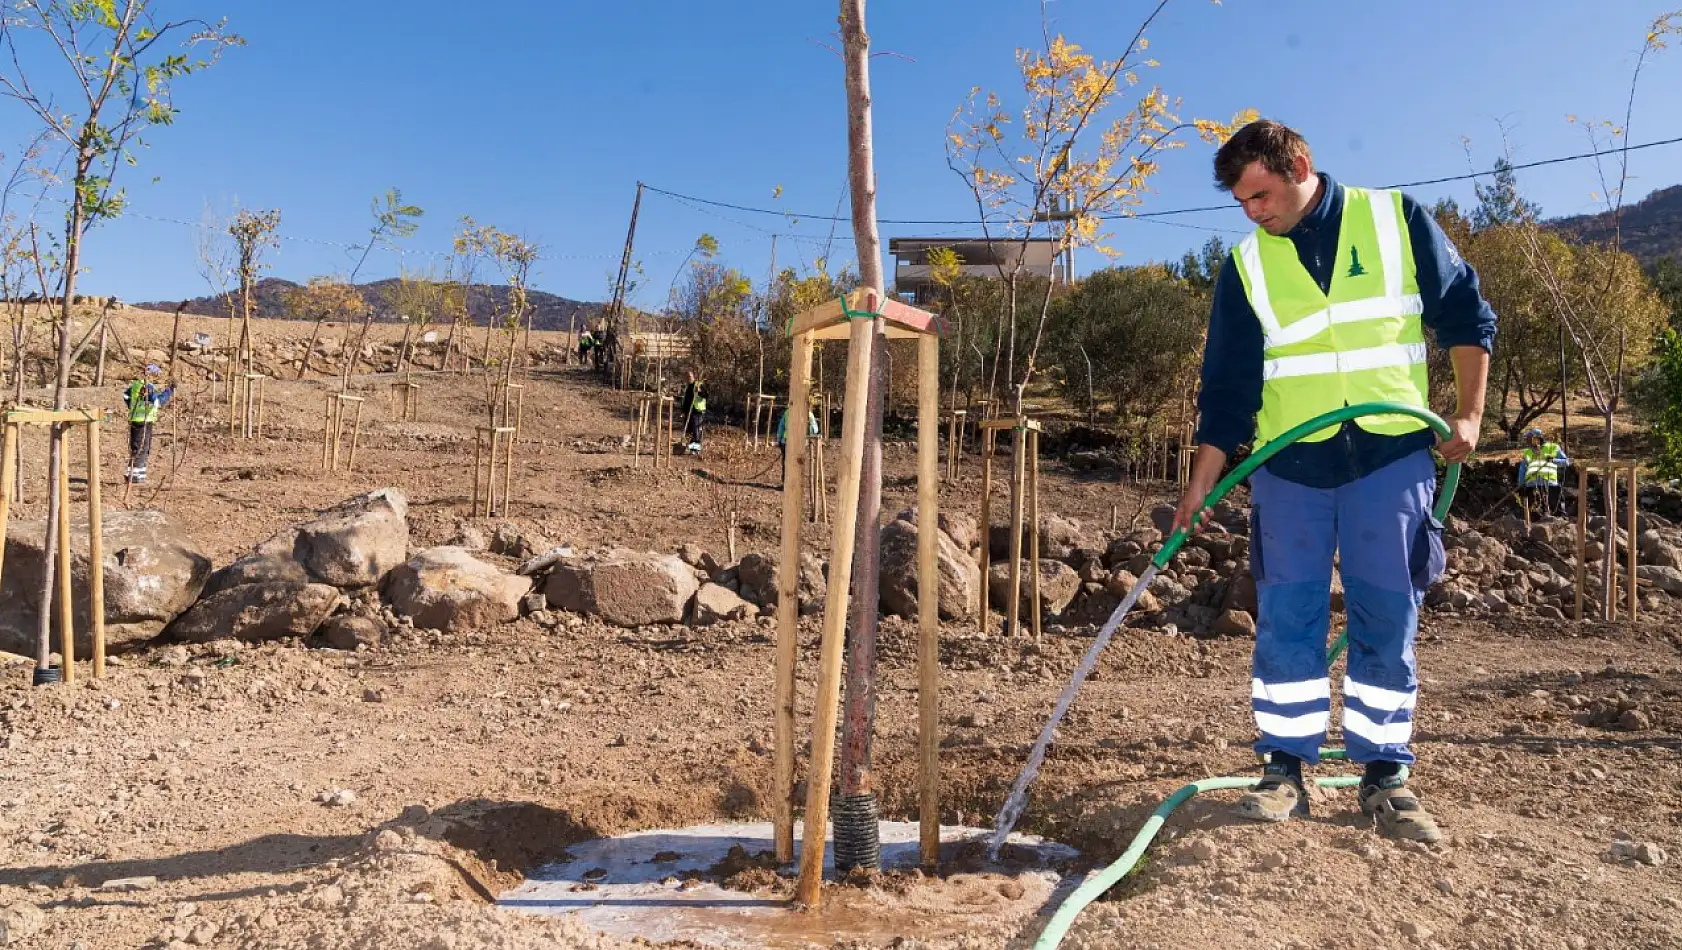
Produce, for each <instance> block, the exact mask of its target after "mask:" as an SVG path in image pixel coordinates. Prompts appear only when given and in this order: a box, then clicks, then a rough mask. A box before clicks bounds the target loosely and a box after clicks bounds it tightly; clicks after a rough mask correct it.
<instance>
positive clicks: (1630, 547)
mask: <svg viewBox="0 0 1682 950" xmlns="http://www.w3.org/2000/svg"><path fill="white" fill-rule="evenodd" d="M1572 464H1573V465H1574V466H1575V468H1576V469H1577V538H1576V541H1577V550H1576V561H1577V583H1576V584H1575V591H1574V596H1573V601H1574V604H1573V607H1574V609H1573V611H1572V618H1573V619H1575V620H1586V619H1590V618H1589V617H1588V615H1587V614H1586V613H1585V612H1584V608H1585V605H1587V603H1588V592H1587V587H1588V581H1589V576H1588V564H1589V559H1588V542H1589V479H1590V478H1591V477H1592V476H1593V475H1594V474H1595V473H1597V472H1598V473H1599V474H1600V476H1601V487H1602V489H1603V490H1604V492H1605V496H1606V526H1607V531H1606V534H1607V538H1608V540H1611V541H1612V542H1613V543H1611V544H1607V545H1605V550H1604V551H1602V552H1601V555H1600V556H1601V557H1602V558H1612V559H1613V564H1612V583H1611V589H1609V590H1604V591H1601V598H1602V599H1601V602H1600V604H1599V607H1600V610H1601V616H1602V618H1603V619H1605V620H1617V619H1618V601H1619V597H1618V594H1619V589H1618V588H1619V584H1620V583H1622V585H1623V591H1622V593H1623V595H1624V597H1623V600H1624V610H1625V612H1626V613H1627V614H1628V619H1629V620H1631V621H1634V620H1636V619H1638V618H1639V617H1640V611H1641V588H1640V576H1641V575H1640V556H1639V555H1640V547H1641V546H1640V543H1639V541H1638V540H1637V536H1636V526H1637V525H1638V524H1639V519H1640V515H1641V505H1640V479H1641V475H1640V469H1641V466H1640V463H1638V462H1613V463H1612V464H1611V465H1606V464H1604V463H1602V464H1600V465H1595V464H1593V463H1589V464H1582V463H1575V462H1574V463H1572ZM1626 477H1627V479H1628V480H1627V482H1626V481H1625V479H1626ZM1625 485H1627V488H1628V492H1629V502H1628V507H1627V509H1626V510H1625V512H1624V517H1625V521H1626V524H1625V525H1623V526H1620V525H1619V523H1618V489H1619V488H1620V487H1624V486H1625ZM1620 527H1622V528H1623V530H1624V531H1625V532H1626V533H1627V535H1628V541H1627V543H1626V544H1625V546H1624V552H1625V560H1624V564H1623V571H1622V573H1621V574H1620V572H1619V569H1618V568H1619V565H1618V564H1617V557H1618V546H1617V543H1616V539H1617V533H1618V530H1619V528H1620Z"/></svg>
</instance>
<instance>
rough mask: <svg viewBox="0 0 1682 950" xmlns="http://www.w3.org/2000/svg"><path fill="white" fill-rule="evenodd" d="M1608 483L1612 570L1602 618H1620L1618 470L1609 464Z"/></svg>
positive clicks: (1608, 549)
mask: <svg viewBox="0 0 1682 950" xmlns="http://www.w3.org/2000/svg"><path fill="white" fill-rule="evenodd" d="M1605 485H1606V554H1605V557H1606V559H1607V563H1608V565H1609V566H1610V568H1611V569H1610V570H1609V571H1606V572H1604V574H1605V577H1606V600H1605V602H1604V603H1603V604H1602V605H1601V609H1602V619H1604V620H1616V619H1618V470H1617V469H1616V468H1613V467H1612V466H1610V465H1608V466H1607V467H1606V472H1605Z"/></svg>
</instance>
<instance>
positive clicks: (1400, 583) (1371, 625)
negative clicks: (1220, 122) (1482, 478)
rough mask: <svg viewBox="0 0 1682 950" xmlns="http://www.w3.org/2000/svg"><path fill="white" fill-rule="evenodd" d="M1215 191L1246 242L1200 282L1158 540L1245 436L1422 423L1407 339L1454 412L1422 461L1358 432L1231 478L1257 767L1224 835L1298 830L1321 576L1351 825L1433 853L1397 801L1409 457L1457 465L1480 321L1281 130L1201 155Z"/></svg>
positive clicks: (1414, 621) (1425, 478)
mask: <svg viewBox="0 0 1682 950" xmlns="http://www.w3.org/2000/svg"><path fill="white" fill-rule="evenodd" d="M1215 177H1216V179H1217V180H1218V182H1219V185H1220V187H1221V188H1222V189H1225V190H1227V191H1230V192H1231V193H1232V196H1233V197H1234V198H1236V199H1237V200H1238V203H1239V204H1240V206H1242V207H1243V209H1244V213H1245V215H1246V216H1248V217H1249V219H1250V220H1251V221H1252V222H1254V223H1255V224H1256V225H1257V229H1256V230H1255V231H1254V232H1253V233H1252V234H1251V235H1249V236H1248V237H1246V238H1245V239H1244V240H1243V241H1242V242H1240V243H1239V244H1238V246H1237V247H1235V248H1233V250H1232V252H1231V253H1230V254H1229V255H1228V257H1227V260H1226V262H1225V264H1224V266H1223V267H1222V269H1221V273H1220V277H1219V279H1218V280H1217V282H1216V287H1215V295H1214V301H1213V309H1212V313H1211V316H1210V322H1209V338H1208V345H1207V347H1206V349H1205V353H1204V360H1203V374H1202V390H1201V393H1200V395H1199V397H1198V408H1199V410H1200V413H1201V415H1200V418H1199V423H1198V431H1197V442H1198V448H1197V457H1196V461H1195V462H1194V464H1193V468H1192V478H1191V483H1190V485H1189V487H1188V488H1187V490H1186V493H1185V495H1184V497H1182V498H1181V500H1180V504H1179V508H1178V510H1177V511H1176V512H1175V515H1174V526H1175V527H1177V528H1185V527H1190V526H1191V522H1192V519H1193V518H1194V516H1197V515H1198V514H1199V509H1200V508H1201V506H1202V503H1203V499H1204V498H1205V497H1206V496H1207V495H1208V494H1209V492H1210V491H1211V490H1212V489H1213V488H1214V486H1215V482H1216V481H1217V479H1218V478H1219V477H1220V474H1221V470H1222V467H1223V466H1224V465H1225V464H1226V461H1227V459H1229V458H1231V457H1232V454H1233V453H1234V452H1235V451H1236V450H1237V449H1238V448H1239V446H1240V445H1241V444H1242V443H1244V442H1247V441H1249V440H1250V439H1251V437H1252V435H1253V436H1254V438H1255V442H1256V444H1257V445H1258V446H1260V445H1262V444H1264V443H1266V442H1268V441H1270V440H1273V439H1277V438H1279V437H1280V436H1281V435H1282V434H1284V433H1285V432H1286V431H1287V430H1289V429H1290V428H1292V427H1293V426H1296V425H1298V424H1300V423H1303V422H1306V421H1308V420H1309V419H1312V418H1314V417H1315V416H1318V415H1321V414H1323V413H1325V412H1328V411H1331V410H1335V409H1338V408H1341V407H1343V406H1346V405H1354V404H1357V403H1365V402H1375V401H1381V400H1383V401H1392V402H1398V403H1403V404H1406V405H1410V406H1417V407H1420V408H1424V407H1425V406H1426V404H1427V396H1428V393H1429V392H1430V390H1429V388H1428V386H1427V383H1426V371H1425V360H1426V349H1425V330H1426V329H1430V330H1431V331H1432V333H1433V334H1434V336H1435V337H1436V340H1437V343H1438V344H1439V345H1440V346H1442V347H1443V348H1444V349H1446V350H1448V351H1449V354H1450V356H1451V358H1452V361H1453V365H1454V378H1455V384H1456V390H1457V393H1458V397H1459V400H1458V404H1457V406H1456V407H1455V410H1454V413H1453V415H1452V416H1450V417H1449V419H1448V423H1449V427H1450V428H1451V430H1452V433H1453V434H1452V436H1451V437H1450V438H1449V439H1447V440H1445V441H1442V442H1440V443H1439V442H1438V440H1437V438H1436V436H1435V434H1434V433H1433V432H1432V431H1431V430H1430V429H1429V428H1427V427H1426V426H1425V424H1424V423H1422V422H1420V421H1418V420H1416V419H1414V418H1412V417H1409V416H1368V417H1363V418H1361V419H1359V420H1355V421H1352V422H1347V423H1344V424H1343V425H1341V426H1333V427H1328V428H1324V429H1321V430H1320V431H1317V432H1313V433H1311V434H1309V435H1308V436H1306V437H1304V438H1302V439H1300V440H1298V441H1297V442H1296V443H1295V444H1293V445H1291V446H1290V447H1288V448H1286V449H1284V450H1283V451H1281V452H1280V453H1279V454H1278V455H1276V456H1274V457H1273V458H1272V459H1270V460H1269V461H1268V463H1267V464H1266V465H1265V466H1264V467H1263V468H1260V469H1257V470H1256V472H1255V474H1254V475H1252V476H1251V481H1250V491H1251V504H1252V507H1251V514H1250V519H1251V525H1250V533H1251V534H1250V537H1251V540H1250V570H1251V573H1252V574H1254V576H1255V580H1256V588H1257V595H1258V599H1259V603H1260V610H1259V612H1258V614H1259V615H1258V616H1257V618H1256V620H1257V623H1256V644H1255V654H1254V666H1253V674H1252V675H1253V678H1252V680H1251V684H1250V695H1251V705H1252V710H1253V712H1254V714H1255V720H1256V726H1257V727H1258V730H1259V731H1260V733H1261V738H1260V740H1259V741H1257V743H1256V746H1255V748H1256V751H1257V753H1258V754H1260V755H1261V756H1262V758H1263V761H1264V762H1265V763H1266V764H1265V766H1264V770H1263V773H1262V777H1261V779H1260V781H1259V782H1258V783H1257V785H1256V786H1255V787H1254V788H1253V789H1251V790H1250V791H1249V792H1248V793H1247V794H1245V796H1244V797H1243V798H1242V799H1241V800H1240V802H1239V806H1238V811H1239V814H1240V815H1242V816H1243V817H1245V818H1251V819H1256V820H1261V821H1284V820H1286V819H1288V818H1290V817H1292V816H1293V815H1296V816H1301V815H1306V814H1307V813H1308V799H1307V796H1306V795H1305V794H1304V791H1303V777H1302V768H1303V765H1304V764H1305V763H1307V764H1315V763H1317V762H1318V761H1319V758H1320V745H1321V742H1322V741H1323V740H1324V738H1325V735H1326V730H1327V727H1328V725H1329V724H1330V718H1331V712H1330V710H1331V681H1330V678H1329V677H1328V675H1327V660H1326V654H1327V640H1328V637H1329V634H1330V621H1331V617H1330V610H1331V604H1330V587H1331V580H1332V564H1333V558H1334V556H1335V557H1337V558H1338V570H1339V573H1340V575H1341V577H1342V580H1343V589H1344V599H1345V602H1346V603H1347V605H1348V620H1347V624H1348V634H1349V664H1348V671H1347V675H1346V676H1345V677H1344V680H1343V741H1344V744H1345V746H1346V747H1347V750H1348V755H1349V758H1350V759H1351V760H1352V761H1354V762H1358V763H1361V764H1362V765H1363V766H1364V769H1365V772H1364V774H1363V775H1362V777H1361V783H1360V795H1359V798H1360V806H1361V810H1362V812H1364V813H1365V814H1367V815H1368V816H1371V817H1372V818H1374V819H1375V820H1376V822H1377V825H1378V827H1379V830H1380V831H1382V832H1384V833H1386V834H1388V835H1391V836H1394V837H1400V838H1405V839H1411V840H1414V841H1424V842H1431V841H1437V840H1439V839H1440V838H1441V832H1440V831H1439V830H1438V828H1437V824H1436V821H1435V819H1433V818H1432V817H1431V815H1430V814H1429V813H1428V812H1427V811H1426V810H1425V808H1424V806H1423V805H1422V804H1421V802H1420V800H1419V797H1418V795H1416V794H1415V793H1414V792H1413V791H1412V790H1410V789H1409V788H1408V786H1407V784H1406V781H1407V777H1408V770H1407V766H1410V765H1411V764H1412V763H1413V762H1414V755H1413V752H1412V750H1411V749H1410V748H1409V741H1410V739H1411V738H1412V735H1413V716H1414V708H1415V704H1416V701H1417V698H1418V687H1419V678H1418V674H1417V670H1416V668H1415V665H1414V634H1415V631H1416V629H1417V627H1418V621H1419V607H1420V605H1421V604H1422V603H1423V601H1424V598H1425V592H1426V590H1427V588H1429V587H1430V585H1431V584H1432V583H1434V582H1435V581H1436V579H1437V577H1438V576H1439V575H1440V574H1441V573H1442V570H1443V567H1444V555H1443V546H1442V525H1441V524H1439V523H1438V522H1437V521H1436V520H1435V519H1434V518H1433V517H1432V515H1431V509H1432V506H1433V503H1434V501H1435V496H1436V466H1435V465H1434V464H1433V462H1432V459H1431V449H1432V447H1433V446H1435V447H1436V449H1437V451H1438V452H1439V453H1440V454H1441V455H1442V457H1443V458H1444V459H1446V460H1448V461H1450V462H1461V461H1464V460H1465V459H1466V458H1468V457H1469V456H1470V455H1471V454H1472V451H1473V449H1475V448H1476V447H1477V443H1478V430H1479V427H1480V425H1481V422H1482V418H1483V405H1484V386H1485V378H1486V376H1487V374H1488V368H1489V350H1490V347H1491V345H1492V343H1493V341H1494V337H1495V314H1494V313H1493V312H1492V311H1491V310H1490V308H1489V305H1488V304H1487V303H1485V302H1484V300H1483V298H1482V296H1481V295H1480V293H1479V291H1478V279H1477V275H1476V274H1475V273H1474V272H1473V270H1472V268H1471V266H1470V265H1468V264H1467V263H1466V262H1465V261H1464V260H1463V259H1462V258H1461V257H1460V254H1459V252H1457V251H1456V250H1455V248H1454V246H1453V245H1452V244H1451V243H1450V242H1449V240H1448V239H1447V237H1445V236H1444V234H1443V232H1442V230H1441V229H1440V228H1439V227H1438V226H1437V224H1436V223H1435V221H1433V220H1432V218H1431V215H1430V213H1429V212H1428V211H1427V210H1426V209H1425V208H1423V207H1422V206H1421V205H1419V204H1418V203H1417V202H1416V201H1414V200H1413V199H1412V198H1409V197H1406V196H1404V195H1402V194H1401V193H1399V192H1396V191H1387V190H1375V189H1368V188H1355V187H1353V186H1345V185H1343V184H1340V183H1339V182H1337V181H1335V180H1333V179H1332V178H1331V176H1329V175H1325V174H1319V173H1316V172H1315V170H1314V162H1313V159H1312V157H1311V156H1310V154H1309V150H1308V143H1307V142H1306V141H1304V139H1303V138H1302V136H1300V135H1298V134H1297V133H1296V132H1295V131H1293V130H1291V129H1289V128H1287V127H1286V126H1284V125H1281V124H1279V123H1277V122H1272V121H1266V120H1263V121H1258V122H1252V123H1250V124H1249V125H1247V126H1245V127H1244V128H1242V129H1240V130H1239V131H1238V132H1237V133H1236V134H1235V135H1233V137H1232V138H1231V139H1230V140H1229V141H1227V143H1226V144H1225V145H1223V146H1222V147H1221V148H1220V150H1219V152H1218V153H1217V154H1216V156H1215ZM1208 514H1209V513H1208V512H1207V511H1205V512H1202V516H1203V519H1207V518H1208ZM1202 524H1203V521H1202V520H1199V523H1198V527H1199V528H1201V527H1202Z"/></svg>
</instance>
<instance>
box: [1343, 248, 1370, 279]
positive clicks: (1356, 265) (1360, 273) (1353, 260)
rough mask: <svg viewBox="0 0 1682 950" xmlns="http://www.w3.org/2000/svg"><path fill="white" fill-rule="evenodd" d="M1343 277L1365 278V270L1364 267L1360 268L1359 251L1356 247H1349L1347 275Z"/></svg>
mask: <svg viewBox="0 0 1682 950" xmlns="http://www.w3.org/2000/svg"><path fill="white" fill-rule="evenodd" d="M1344 276H1345V277H1365V276H1367V269H1366V268H1365V267H1362V266H1361V249H1360V248H1358V247H1356V246H1355V245H1353V244H1351V245H1349V273H1347V274H1345V275H1344Z"/></svg>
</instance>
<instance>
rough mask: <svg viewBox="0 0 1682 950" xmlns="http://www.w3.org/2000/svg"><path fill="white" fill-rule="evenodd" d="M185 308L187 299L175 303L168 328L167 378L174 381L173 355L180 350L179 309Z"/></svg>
mask: <svg viewBox="0 0 1682 950" xmlns="http://www.w3.org/2000/svg"><path fill="white" fill-rule="evenodd" d="M185 309H187V301H185V300H183V301H181V302H180V303H179V304H176V305H175V320H174V322H173V323H172V324H170V328H169V371H168V375H167V378H168V379H169V381H170V382H171V383H173V382H175V357H176V355H177V354H179V353H180V352H181V311H183V310H185Z"/></svg>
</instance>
